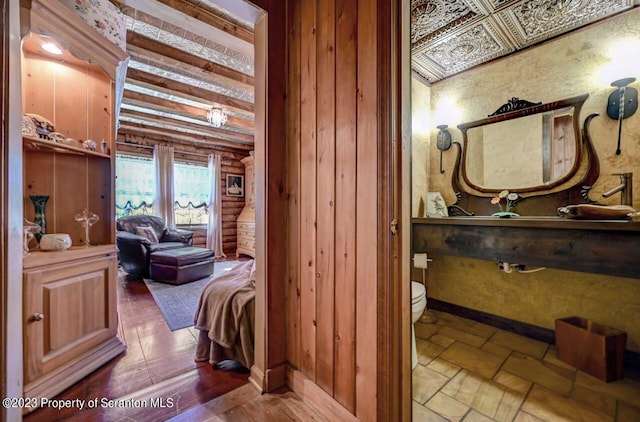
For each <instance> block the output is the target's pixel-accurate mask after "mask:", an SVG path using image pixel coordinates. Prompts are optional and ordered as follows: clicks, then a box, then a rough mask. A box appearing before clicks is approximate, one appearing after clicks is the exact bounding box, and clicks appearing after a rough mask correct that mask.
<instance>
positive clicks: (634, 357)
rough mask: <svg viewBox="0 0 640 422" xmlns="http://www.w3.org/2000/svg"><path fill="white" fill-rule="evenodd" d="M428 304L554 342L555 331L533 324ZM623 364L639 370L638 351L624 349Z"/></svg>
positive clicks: (441, 303) (436, 302)
mask: <svg viewBox="0 0 640 422" xmlns="http://www.w3.org/2000/svg"><path fill="white" fill-rule="evenodd" d="M428 306H429V309H435V310H437V311H442V312H447V313H449V314H453V315H458V316H461V317H464V318H468V319H472V320H474V321H478V322H481V323H483V324H487V325H491V326H492V327H496V328H500V329H501V330H505V331H510V332H512V333H516V334H520V335H522V336H525V337H529V338H532V339H535V340H540V341H544V342H545V343H549V344H555V343H556V336H555V331H554V330H550V329H548V328H542V327H538V326H535V325H531V324H527V323H526V322H521V321H516V320H513V319H509V318H504V317H501V316H498V315H493V314H488V313H486V312H482V311H478V310H476V309H471V308H465V307H464V306H460V305H456V304H453V303H449V302H444V301H442V300H438V299H433V298H429V299H428ZM624 366H625V369H626V370H627V371H631V372H634V373H637V372H640V353H638V352H634V351H631V350H625V352H624Z"/></svg>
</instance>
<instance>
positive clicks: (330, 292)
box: [287, 0, 379, 420]
mask: <svg viewBox="0 0 640 422" xmlns="http://www.w3.org/2000/svg"><path fill="white" fill-rule="evenodd" d="M377 3H378V2H377V1H376V0H358V1H353V0H294V1H293V2H292V4H290V9H289V16H288V19H289V27H288V28H289V40H288V44H289V49H288V51H289V90H288V92H289V95H288V97H287V99H288V107H289V109H288V119H289V122H288V124H287V128H288V137H289V139H288V148H287V153H288V157H287V163H288V167H287V189H288V197H289V201H290V203H289V215H288V219H289V223H288V242H289V257H290V261H289V269H288V277H289V284H288V288H287V299H288V303H287V315H288V318H287V358H288V360H289V362H290V364H291V365H292V366H293V367H294V368H296V369H298V370H300V371H301V372H302V373H303V374H304V375H305V376H306V377H307V378H309V379H310V380H311V381H313V382H315V383H316V384H317V385H318V386H320V387H321V388H322V389H323V390H324V391H325V392H326V393H327V394H329V395H330V396H331V397H333V398H334V399H335V400H336V401H337V402H339V403H340V404H341V405H342V406H343V407H344V408H346V409H347V410H349V411H350V412H352V413H353V414H354V415H356V416H357V417H358V418H359V419H361V420H375V419H376V392H377V391H376V388H377V385H376V380H377V324H378V321H377V287H378V285H377V283H378V276H379V275H378V269H377V242H378V205H377V197H378V184H377V180H378V178H379V176H378V171H379V169H378V161H377V160H378V152H379V126H378V125H379V121H378V116H377V113H378V107H379V90H378V86H377V84H378V81H377V75H378V68H377V66H378V57H377V53H376V52H377V19H378V15H377V13H378V9H377Z"/></svg>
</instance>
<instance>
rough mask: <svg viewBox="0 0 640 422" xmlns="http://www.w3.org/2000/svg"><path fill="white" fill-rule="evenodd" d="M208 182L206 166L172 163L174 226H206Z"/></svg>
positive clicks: (209, 178) (209, 177)
mask: <svg viewBox="0 0 640 422" xmlns="http://www.w3.org/2000/svg"><path fill="white" fill-rule="evenodd" d="M210 181H211V176H209V168H208V167H207V166H206V165H205V166H201V165H200V166H198V165H194V164H187V163H174V165H173V189H174V195H175V205H174V207H173V210H174V213H175V216H176V224H207V202H208V201H209V186H210Z"/></svg>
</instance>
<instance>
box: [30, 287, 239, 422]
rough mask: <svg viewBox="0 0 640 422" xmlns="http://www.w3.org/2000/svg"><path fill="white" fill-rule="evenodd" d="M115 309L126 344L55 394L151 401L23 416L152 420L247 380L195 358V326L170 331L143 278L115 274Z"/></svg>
mask: <svg viewBox="0 0 640 422" xmlns="http://www.w3.org/2000/svg"><path fill="white" fill-rule="evenodd" d="M118 309H119V317H120V320H121V327H122V336H123V337H124V340H125V342H126V344H127V350H126V351H125V352H124V353H123V354H122V355H120V356H118V357H117V358H115V359H114V360H112V361H111V362H109V363H107V364H106V365H104V366H102V367H101V368H99V369H98V370H96V371H95V372H93V373H92V374H91V375H89V376H88V377H85V378H84V379H82V380H81V381H79V382H78V383H76V384H74V385H73V386H72V387H70V388H69V389H67V390H65V391H63V392H62V393H61V394H60V395H59V396H58V397H56V399H60V400H74V399H80V400H85V402H87V401H89V400H95V399H98V400H100V401H102V400H107V401H108V400H116V399H117V400H146V404H147V405H148V406H149V407H146V408H142V407H139V408H125V409H122V408H117V407H116V408H109V407H107V408H105V407H102V406H99V407H97V408H94V409H83V410H82V411H80V409H78V407H77V406H71V407H68V408H64V409H61V410H56V409H53V408H50V407H49V408H41V409H38V410H36V411H34V412H32V413H30V414H28V415H25V417H24V420H25V421H38V422H40V421H59V420H68V421H75V420H77V421H86V420H93V421H102V420H104V421H110V420H120V419H121V418H122V417H124V416H126V417H127V419H126V420H135V421H154V422H155V421H161V420H166V419H169V418H170V417H172V416H175V415H177V414H179V413H181V412H184V411H185V410H187V409H189V408H192V407H194V406H197V405H199V404H201V403H206V402H208V401H210V400H211V399H213V398H216V397H219V396H221V395H223V394H225V393H227V392H230V391H232V390H234V389H236V388H238V387H240V386H242V385H245V384H247V382H248V373H246V372H233V371H222V370H215V369H213V368H212V367H211V365H209V364H208V363H206V362H195V361H194V359H193V357H194V354H195V347H196V338H197V331H196V330H195V329H194V328H193V327H190V328H184V329H181V330H177V331H173V332H172V331H170V330H169V327H168V326H167V324H166V322H165V320H164V318H163V316H162V314H161V313H160V310H159V309H158V306H157V305H156V303H155V301H154V300H153V297H152V296H151V294H150V293H149V290H148V289H147V287H146V285H145V284H144V282H143V281H142V280H138V281H124V280H123V279H122V278H119V280H118ZM152 398H153V399H156V400H160V399H162V404H163V405H164V406H165V407H158V406H155V407H150V399H152ZM168 399H171V400H168ZM107 403H108V404H110V405H115V404H117V403H119V402H107ZM138 404H139V403H138ZM154 404H157V405H159V404H160V403H154Z"/></svg>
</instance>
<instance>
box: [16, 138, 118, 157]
mask: <svg viewBox="0 0 640 422" xmlns="http://www.w3.org/2000/svg"><path fill="white" fill-rule="evenodd" d="M22 141H23V143H24V146H25V148H26V149H27V150H31V151H53V152H60V153H64V154H77V155H88V156H92V157H100V158H111V157H110V156H109V155H107V154H103V153H101V152H97V151H91V150H88V149H84V148H80V147H74V146H71V145H67V144H61V143H59V142H53V141H49V140H47V139H41V138H34V137H32V136H22Z"/></svg>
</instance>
